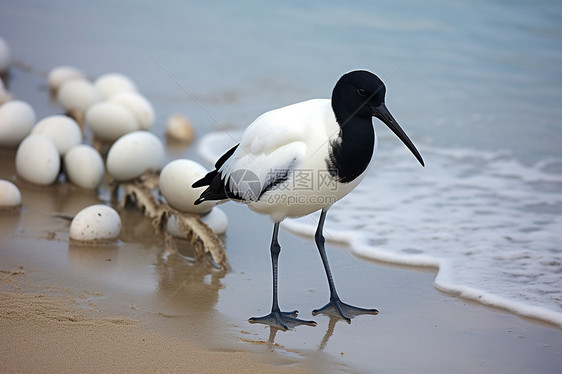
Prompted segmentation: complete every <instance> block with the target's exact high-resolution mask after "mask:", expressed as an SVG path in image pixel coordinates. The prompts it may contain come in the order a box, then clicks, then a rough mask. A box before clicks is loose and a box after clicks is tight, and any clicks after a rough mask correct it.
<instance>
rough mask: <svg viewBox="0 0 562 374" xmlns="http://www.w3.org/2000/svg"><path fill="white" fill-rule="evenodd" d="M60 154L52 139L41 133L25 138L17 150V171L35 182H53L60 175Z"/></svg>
mask: <svg viewBox="0 0 562 374" xmlns="http://www.w3.org/2000/svg"><path fill="white" fill-rule="evenodd" d="M59 170H60V155H59V152H58V150H57V147H56V146H55V144H54V143H53V142H52V140H51V139H49V138H47V137H46V136H43V135H39V134H32V135H29V136H28V137H27V138H25V139H24V140H23V141H22V142H21V144H20V146H19V147H18V150H17V152H16V171H17V173H18V175H19V176H21V177H22V178H24V179H26V180H28V181H29V182H32V183H35V184H42V185H49V184H52V183H53V182H54V181H55V180H56V179H57V176H58V175H59Z"/></svg>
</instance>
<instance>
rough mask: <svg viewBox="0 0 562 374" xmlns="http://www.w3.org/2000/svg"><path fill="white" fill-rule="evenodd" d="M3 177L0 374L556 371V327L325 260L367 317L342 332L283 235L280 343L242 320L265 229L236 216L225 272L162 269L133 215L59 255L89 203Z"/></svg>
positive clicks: (388, 274)
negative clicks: (103, 241) (17, 203)
mask: <svg viewBox="0 0 562 374" xmlns="http://www.w3.org/2000/svg"><path fill="white" fill-rule="evenodd" d="M0 172H1V175H0V177H1V178H4V179H10V180H15V181H16V183H17V184H18V185H19V187H20V188H21V190H22V194H23V197H24V200H23V207H22V209H21V212H19V213H11V214H2V215H0V220H1V225H0V227H1V228H2V229H1V230H2V244H1V252H0V260H1V262H0V263H1V264H2V266H1V268H0V276H1V283H0V286H1V289H0V291H1V297H0V300H1V303H0V318H1V323H0V335H1V339H0V341H1V343H0V351H1V353H2V355H1V357H2V359H1V361H0V367H1V370H2V371H3V372H77V371H80V372H301V371H304V372H307V371H313V372H324V371H327V372H375V373H397V372H404V373H406V372H412V371H417V372H432V373H447V372H452V371H455V372H466V373H471V372H474V371H478V372H481V373H516V372H519V373H531V372H533V373H555V372H557V371H558V370H559V368H560V364H561V363H562V351H561V348H562V344H561V341H562V338H561V335H562V334H561V333H560V330H558V329H556V328H554V327H551V326H549V325H547V324H544V323H541V322H539V321H534V320H528V319H522V318H520V317H518V316H515V315H513V314H509V313H506V312H502V311H501V310H496V309H493V308H487V307H485V306H483V305H479V304H475V303H470V302H466V301H463V300H462V299H459V298H457V297H455V296H453V295H447V294H443V293H440V292H439V291H436V290H435V289H434V288H433V287H432V279H433V278H434V275H435V273H434V271H433V270H432V269H414V268H402V267H394V266H387V265H382V264H375V263H371V262H367V261H364V260H362V259H357V258H354V257H353V256H352V255H350V254H349V253H347V252H346V251H345V248H344V247H342V245H340V244H337V243H332V244H331V245H330V246H329V249H328V251H329V252H328V253H329V256H330V258H331V262H332V263H333V265H332V266H333V269H334V276H335V278H336V281H337V282H338V283H337V284H338V287H339V289H340V294H341V295H342V297H343V298H344V300H347V301H349V302H352V303H356V304H359V305H366V306H375V307H377V308H379V311H380V314H379V315H378V316H360V317H357V318H355V319H354V320H353V321H352V323H351V324H349V325H348V324H347V323H345V322H344V321H341V320H335V319H330V318H328V317H326V316H323V315H320V316H316V317H312V315H311V314H310V311H311V310H312V309H314V308H316V307H318V306H319V305H322V304H323V303H324V302H325V301H326V299H327V296H328V292H327V285H326V284H325V279H324V274H323V270H322V268H321V262H320V260H319V258H318V254H317V253H316V249H315V247H314V244H313V242H312V241H311V240H310V239H308V238H300V237H296V236H294V235H291V234H289V233H287V232H282V233H281V237H280V240H281V243H282V246H283V252H282V256H281V261H280V266H281V267H280V302H281V304H282V306H283V307H284V308H286V309H298V310H300V311H301V314H300V315H301V316H302V317H304V318H314V319H315V320H316V321H317V322H318V326H316V327H307V326H301V327H299V328H297V329H295V330H292V331H287V332H282V331H277V330H271V329H269V328H268V327H265V326H263V325H252V324H250V323H248V322H247V318H248V317H250V316H253V315H260V314H263V313H265V312H266V311H267V310H268V309H269V307H270V292H271V291H270V290H271V289H270V274H269V272H270V264H269V253H268V249H267V242H268V237H269V235H270V233H269V231H270V223H269V222H268V219H267V217H260V216H257V215H254V214H252V213H251V212H249V211H248V210H247V208H245V207H243V206H240V205H238V204H231V205H230V206H224V208H225V211H226V212H227V214H228V215H229V217H230V219H231V225H230V228H229V231H228V233H227V235H226V237H224V238H223V239H224V240H225V241H226V247H227V253H228V256H229V261H230V263H231V265H232V269H231V270H230V271H229V272H224V271H218V270H216V269H214V268H213V267H211V266H210V265H208V264H206V263H201V262H192V261H190V260H189V256H190V255H193V254H192V253H190V251H189V247H188V246H187V245H183V246H180V248H182V249H181V251H182V253H183V254H184V255H185V256H186V257H182V256H170V257H168V258H167V259H165V258H164V257H163V254H164V252H163V248H164V246H163V242H162V238H159V237H157V236H155V235H154V234H153V233H152V230H151V226H150V221H149V220H148V219H147V218H145V217H143V216H142V215H141V214H140V213H139V212H137V211H135V210H132V211H122V212H121V215H122V219H123V222H124V228H123V232H122V234H121V237H120V240H119V241H118V242H117V243H116V244H114V245H106V246H97V247H91V246H77V245H75V244H69V241H68V224H69V223H68V221H67V220H65V219H62V218H60V216H72V215H74V214H75V213H76V212H77V211H78V210H79V209H80V207H82V206H84V205H87V204H90V203H93V202H96V201H97V198H96V196H95V194H88V193H85V192H84V191H81V190H78V189H76V188H74V187H72V186H69V185H66V184H61V185H55V186H50V187H36V186H31V185H29V184H27V183H25V182H23V181H21V180H19V179H18V178H17V177H15V170H14V168H13V154H12V152H9V151H3V153H2V164H1V168H0Z"/></svg>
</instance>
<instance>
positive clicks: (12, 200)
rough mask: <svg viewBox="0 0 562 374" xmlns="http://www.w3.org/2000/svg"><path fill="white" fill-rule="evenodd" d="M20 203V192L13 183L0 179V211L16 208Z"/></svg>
mask: <svg viewBox="0 0 562 374" xmlns="http://www.w3.org/2000/svg"><path fill="white" fill-rule="evenodd" d="M20 205H21V193H20V190H19V189H18V188H17V186H16V185H15V184H13V183H12V182H10V181H7V180H3V179H0V211H1V210H11V209H14V208H18V207H19V206H20Z"/></svg>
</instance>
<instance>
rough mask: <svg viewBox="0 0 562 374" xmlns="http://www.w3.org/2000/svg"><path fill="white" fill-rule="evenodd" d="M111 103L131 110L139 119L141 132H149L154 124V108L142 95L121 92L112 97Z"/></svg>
mask: <svg viewBox="0 0 562 374" xmlns="http://www.w3.org/2000/svg"><path fill="white" fill-rule="evenodd" d="M110 101H112V102H116V103H119V104H121V105H123V106H124V107H125V108H127V109H129V110H130V111H131V113H133V115H134V116H135V118H136V119H137V122H138V124H139V129H140V130H148V129H150V128H151V127H152V125H153V124H154V108H153V106H152V104H150V102H149V101H148V100H147V99H146V98H145V97H144V96H142V95H141V94H139V93H137V92H120V93H117V94H115V95H113V96H111V99H110Z"/></svg>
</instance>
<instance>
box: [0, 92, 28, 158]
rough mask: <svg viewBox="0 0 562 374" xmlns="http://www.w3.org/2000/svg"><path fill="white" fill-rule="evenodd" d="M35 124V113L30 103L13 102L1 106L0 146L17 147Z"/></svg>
mask: <svg viewBox="0 0 562 374" xmlns="http://www.w3.org/2000/svg"><path fill="white" fill-rule="evenodd" d="M34 124H35V111H34V110H33V108H32V107H31V105H29V104H28V103H26V102H24V101H19V100H13V101H8V102H7V103H4V104H2V105H0V146H2V147H14V146H17V145H18V144H19V143H20V142H21V141H22V140H23V138H25V137H26V136H27V135H29V133H30V132H31V129H32V128H33V125H34Z"/></svg>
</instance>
